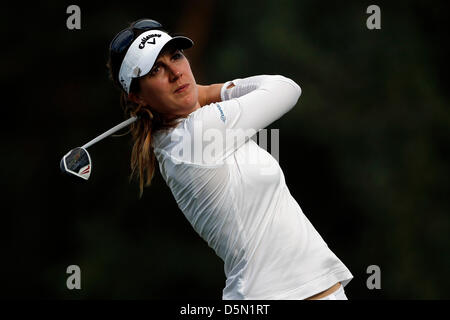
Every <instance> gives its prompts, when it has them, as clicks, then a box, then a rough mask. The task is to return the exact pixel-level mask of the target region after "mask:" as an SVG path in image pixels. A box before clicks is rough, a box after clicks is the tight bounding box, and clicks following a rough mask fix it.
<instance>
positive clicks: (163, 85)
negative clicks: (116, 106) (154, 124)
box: [130, 48, 200, 119]
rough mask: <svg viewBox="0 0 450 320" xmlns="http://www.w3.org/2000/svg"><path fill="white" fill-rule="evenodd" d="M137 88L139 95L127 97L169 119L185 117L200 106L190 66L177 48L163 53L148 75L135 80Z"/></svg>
mask: <svg viewBox="0 0 450 320" xmlns="http://www.w3.org/2000/svg"><path fill="white" fill-rule="evenodd" d="M139 85H140V91H139V93H138V94H130V98H131V99H132V100H133V101H134V102H137V103H141V104H143V105H148V106H150V109H151V110H154V111H156V112H158V113H160V114H164V115H165V116H166V117H167V118H169V119H170V118H172V117H176V116H180V115H187V114H189V113H191V112H193V111H194V110H196V109H197V108H199V107H200V104H199V102H198V89H197V84H196V82H195V79H194V75H193V74H192V71H191V67H190V65H189V62H188V60H187V59H186V57H185V56H184V55H183V53H182V52H181V51H180V50H178V49H175V48H169V49H168V50H164V52H162V53H161V54H160V55H159V57H158V59H157V60H156V61H155V64H154V65H153V68H152V69H151V70H150V72H149V73H148V74H147V75H145V76H144V77H142V78H139ZM133 95H134V97H133Z"/></svg>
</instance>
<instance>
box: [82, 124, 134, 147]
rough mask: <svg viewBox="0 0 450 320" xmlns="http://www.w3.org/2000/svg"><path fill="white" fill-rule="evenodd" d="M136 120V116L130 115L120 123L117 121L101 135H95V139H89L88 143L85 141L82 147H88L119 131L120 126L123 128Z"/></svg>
mask: <svg viewBox="0 0 450 320" xmlns="http://www.w3.org/2000/svg"><path fill="white" fill-rule="evenodd" d="M136 120H137V117H131V118H130V119H128V120H125V121H123V122H121V123H119V124H118V125H117V126H115V127H113V128H111V129H109V130H108V131H106V132H105V133H102V134H101V135H99V136H98V137H96V138H95V139H92V140H91V141H89V142H88V143H86V144H85V145H84V146H82V148H85V149H86V148H89V147H90V146H92V145H93V144H95V143H97V142H99V141H100V140H102V139H104V138H106V137H108V136H110V135H112V134H113V133H114V132H116V131H119V130H120V129H122V128H125V127H126V126H129V125H130V124H132V123H133V122H135V121H136Z"/></svg>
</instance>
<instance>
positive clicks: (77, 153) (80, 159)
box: [60, 147, 92, 180]
mask: <svg viewBox="0 0 450 320" xmlns="http://www.w3.org/2000/svg"><path fill="white" fill-rule="evenodd" d="M60 167H61V170H62V171H63V172H65V173H68V174H70V175H74V176H77V177H80V178H83V179H85V180H88V179H89V177H90V175H91V171H92V163H91V157H90V156H89V153H88V152H87V150H86V149H84V148H81V147H80V148H75V149H72V150H70V151H69V152H68V153H67V154H66V155H65V156H64V157H63V158H62V159H61V163H60Z"/></svg>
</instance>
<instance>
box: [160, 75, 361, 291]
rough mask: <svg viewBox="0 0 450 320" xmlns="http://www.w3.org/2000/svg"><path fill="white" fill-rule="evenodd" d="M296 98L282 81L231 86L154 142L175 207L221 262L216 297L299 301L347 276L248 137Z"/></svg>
mask: <svg viewBox="0 0 450 320" xmlns="http://www.w3.org/2000/svg"><path fill="white" fill-rule="evenodd" d="M231 83H233V84H234V85H235V86H234V87H233V88H231V89H227V88H228V86H229V84H231ZM300 94H301V89H300V87H299V86H298V85H297V84H296V83H295V82H293V81H292V80H290V79H288V78H285V77H283V76H268V75H262V76H254V77H249V78H245V79H236V80H233V81H229V82H227V83H225V84H224V86H223V88H222V91H221V99H222V101H220V102H217V103H212V104H210V105H206V106H204V107H202V108H199V109H197V110H196V111H194V112H192V113H191V114H190V115H189V116H188V117H187V118H185V119H182V120H180V122H179V124H178V126H177V127H176V128H175V129H173V130H170V131H168V132H162V131H160V132H157V133H156V134H155V135H154V137H153V146H154V151H155V155H156V158H157V160H158V162H159V168H160V172H161V174H162V176H163V178H164V179H165V181H166V183H167V185H168V186H169V187H170V189H171V191H172V194H173V196H174V198H175V199H176V201H177V204H178V206H179V208H180V209H181V211H182V212H183V213H184V215H185V217H186V218H187V219H188V220H189V222H190V223H191V225H192V226H193V228H194V229H195V230H196V232H197V233H198V234H199V235H200V236H201V237H202V238H203V239H204V240H205V241H206V242H207V243H208V245H209V246H210V247H211V248H213V249H214V251H215V252H216V254H217V255H218V256H219V257H220V258H221V259H222V260H223V261H224V271H225V275H226V285H225V288H224V290H223V299H252V300H265V299H286V300H288V299H306V298H308V297H310V296H312V295H314V294H317V293H319V292H321V291H324V290H326V289H328V288H329V287H331V286H332V285H334V284H335V283H337V282H339V281H340V282H342V283H343V285H344V286H345V285H346V284H347V283H348V282H349V281H350V280H351V279H352V278H353V276H352V274H351V273H350V271H349V270H348V269H347V267H346V266H345V265H344V264H343V263H342V262H341V261H340V260H339V258H337V257H336V255H335V254H334V253H333V252H332V251H331V250H330V249H329V247H328V246H327V244H326V243H325V241H324V240H323V239H322V237H321V236H320V235H319V233H318V232H317V231H316V230H315V228H314V227H313V226H312V224H311V223H310V221H309V220H308V219H307V217H306V216H305V215H304V213H303V211H302V209H301V208H300V206H299V205H298V203H297V201H296V200H295V199H294V198H293V197H292V195H291V194H290V192H289V189H288V187H287V185H286V182H285V179H284V174H283V171H282V169H281V168H280V166H279V164H278V162H277V161H276V159H275V158H274V157H273V156H272V155H270V154H269V153H268V152H267V151H266V150H264V149H263V148H261V147H260V146H258V145H257V144H256V142H255V141H254V140H253V139H249V138H250V136H252V135H253V134H254V133H256V132H257V131H258V130H260V129H263V128H265V127H267V126H268V125H269V124H271V123H272V122H274V121H275V120H277V119H279V118H280V117H281V116H283V115H284V114H285V113H286V112H288V111H289V110H290V109H291V108H292V107H293V106H294V105H295V104H296V103H297V100H298V99H299V97H300ZM284 152H289V150H284Z"/></svg>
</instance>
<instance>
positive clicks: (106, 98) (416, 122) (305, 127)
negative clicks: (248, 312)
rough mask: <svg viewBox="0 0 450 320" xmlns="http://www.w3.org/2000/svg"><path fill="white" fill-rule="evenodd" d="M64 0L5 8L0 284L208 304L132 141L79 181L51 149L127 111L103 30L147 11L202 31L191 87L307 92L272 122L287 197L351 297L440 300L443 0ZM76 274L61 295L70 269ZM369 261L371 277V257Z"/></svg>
mask: <svg viewBox="0 0 450 320" xmlns="http://www.w3.org/2000/svg"><path fill="white" fill-rule="evenodd" d="M71 4H72V3H71V2H70V3H69V2H58V1H46V2H42V3H40V4H39V6H37V5H36V7H34V6H33V5H27V6H19V5H17V4H16V5H15V4H11V5H8V8H7V10H2V19H1V23H2V39H3V40H4V41H3V42H2V59H1V64H2V65H1V67H2V73H3V77H2V79H1V81H2V83H1V84H2V85H1V87H2V89H3V91H4V94H3V96H4V97H7V101H5V102H4V105H3V116H4V119H5V120H6V121H5V122H6V123H5V124H4V126H3V129H2V130H4V134H3V135H2V142H3V148H4V151H3V152H2V161H3V164H2V167H3V168H4V170H3V181H4V182H3V186H4V187H3V188H4V192H3V194H4V206H5V208H4V209H3V210H2V212H3V217H4V220H3V221H4V226H5V230H6V232H5V233H3V237H4V241H3V243H5V244H6V246H5V250H4V252H3V255H2V268H3V269H4V272H3V274H4V275H6V279H4V283H6V288H5V290H3V293H2V294H3V295H4V296H6V297H10V298H58V299H59V298H63V299H80V298H81V299H92V298H106V299H110V298H112V299H173V298H180V299H183V298H203V299H220V298H221V295H222V288H223V287H224V285H225V277H224V273H223V264H222V261H220V259H219V258H218V257H216V256H215V254H214V252H213V251H212V249H210V248H209V247H208V246H207V244H206V243H205V242H204V241H203V240H202V239H201V238H200V237H198V235H197V234H196V233H195V232H194V231H193V229H192V228H191V226H190V225H189V223H188V221H187V220H186V219H185V218H184V216H183V214H182V212H181V211H180V210H179V209H178V207H177V205H176V203H175V201H174V199H173V197H172V195H171V193H170V190H169V189H168V187H167V186H166V185H165V183H164V181H163V180H162V178H161V176H160V175H159V172H158V173H157V175H156V177H155V179H154V181H153V183H152V186H151V187H149V188H147V189H146V190H145V192H144V196H143V198H142V199H141V200H138V188H137V184H136V183H131V184H130V183H129V181H128V175H129V157H130V151H131V149H130V147H131V143H130V140H129V137H122V138H108V139H107V140H104V141H103V142H101V143H99V144H98V145H95V146H93V147H91V148H90V154H91V157H92V160H93V163H94V166H93V173H92V176H91V179H90V180H89V181H88V182H84V181H75V180H72V179H67V177H64V176H62V175H61V174H60V172H59V160H60V159H61V157H62V156H63V155H64V154H65V153H66V152H67V151H69V150H70V149H72V148H74V147H76V146H80V145H82V144H84V143H85V142H87V141H89V140H90V139H92V138H93V137H95V136H96V135H98V134H100V133H102V132H104V131H105V130H107V129H109V128H110V127H112V126H113V125H115V124H117V123H118V122H120V121H121V120H123V114H122V110H121V109H120V107H119V103H118V92H117V91H116V90H115V89H114V88H113V86H112V84H111V82H110V81H109V80H108V74H107V70H106V67H105V64H106V58H107V50H108V45H109V41H110V40H111V39H112V37H113V36H114V35H115V34H116V33H117V32H118V31H119V30H121V29H123V28H125V27H126V26H127V25H128V23H129V22H131V21H134V20H136V19H138V18H141V17H149V18H153V19H156V20H158V21H160V22H162V23H163V24H164V25H166V26H168V29H169V31H171V32H175V33H180V34H185V35H188V36H190V37H191V38H192V39H193V40H194V42H195V43H196V45H195V47H194V48H193V49H190V50H189V51H188V52H187V55H188V57H189V59H190V61H191V65H192V69H193V70H194V74H195V75H196V77H197V82H198V83H201V84H207V83H217V82H225V81H227V80H231V79H234V78H242V77H247V76H251V75H256V74H282V75H285V76H287V77H290V78H292V79H293V80H295V81H296V82H297V83H299V84H300V86H301V87H302V90H303V92H302V96H301V98H300V100H299V103H298V104H297V106H296V107H295V108H294V109H293V110H291V111H290V112H289V113H288V114H287V115H286V116H284V117H283V118H281V119H280V120H278V121H276V122H275V123H274V124H272V125H271V128H279V129H280V165H281V167H282V168H283V170H284V173H285V177H286V180H287V184H288V186H289V188H290V191H291V193H292V194H293V196H294V197H295V198H296V199H297V201H298V202H299V204H300V206H301V207H302V209H303V211H304V212H305V214H306V215H307V217H308V218H309V219H310V220H311V222H312V223H313V225H314V226H315V227H316V229H317V230H318V231H319V233H320V234H321V235H322V236H323V238H324V239H325V241H326V242H327V243H328V245H329V247H330V248H331V249H332V250H333V251H334V252H335V253H336V254H337V256H338V257H339V258H340V259H341V260H342V261H343V262H344V263H345V264H346V265H347V266H348V268H349V269H350V270H351V272H352V273H353V274H354V276H355V278H354V280H352V282H350V284H349V285H348V287H346V292H347V295H348V297H349V298H351V299H442V298H446V299H448V298H449V297H450V296H449V293H448V290H447V287H448V286H449V285H450V281H449V280H448V279H449V278H448V277H447V271H448V270H449V269H450V256H449V252H450V241H449V240H448V234H449V231H450V217H449V215H450V208H449V207H450V205H449V204H450V203H449V199H448V198H449V194H450V193H449V184H448V182H447V179H448V177H449V169H450V167H449V160H450V153H449V147H448V146H449V141H450V109H449V106H448V98H449V96H448V90H447V87H446V85H447V80H446V76H447V72H446V71H447V70H448V64H447V61H446V60H447V57H448V49H447V48H446V42H447V41H446V40H445V38H446V29H445V24H446V23H445V20H444V19H445V18H446V15H445V11H444V10H443V5H442V4H441V3H437V2H433V3H430V2H425V1H395V2H386V3H385V2H380V1H378V2H376V3H375V4H378V5H379V6H380V8H381V21H382V29H381V30H368V29H367V28H366V19H367V17H368V16H369V15H368V14H366V8H367V7H368V6H369V5H370V4H372V3H369V2H367V1H345V2H343V1H339V2H329V3H327V2H320V3H318V2H317V1H312V0H308V1H295V0H278V1H275V0H273V1H256V0H252V1H237V0H229V1H189V2H183V1H171V2H159V3H157V2H145V3H144V2H138V3H133V2H132V1H128V2H126V3H123V2H108V3H107V4H106V3H103V4H100V3H97V4H95V3H92V2H84V1H83V2H78V3H77V4H78V5H79V6H80V8H81V12H82V13H81V14H82V16H81V24H82V28H81V30H68V29H67V28H66V19H67V17H68V14H66V8H67V7H68V6H69V5H71ZM71 264H76V265H79V266H80V267H81V270H82V290H80V291H75V290H74V291H69V290H67V288H66V286H65V283H66V279H67V276H68V275H67V274H66V273H65V272H66V268H67V266H69V265H71ZM372 264H375V265H378V266H380V268H381V276H382V278H381V279H382V289H381V290H368V289H367V287H366V279H367V278H368V276H369V275H368V274H367V273H366V269H367V267H368V266H369V265H372Z"/></svg>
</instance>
